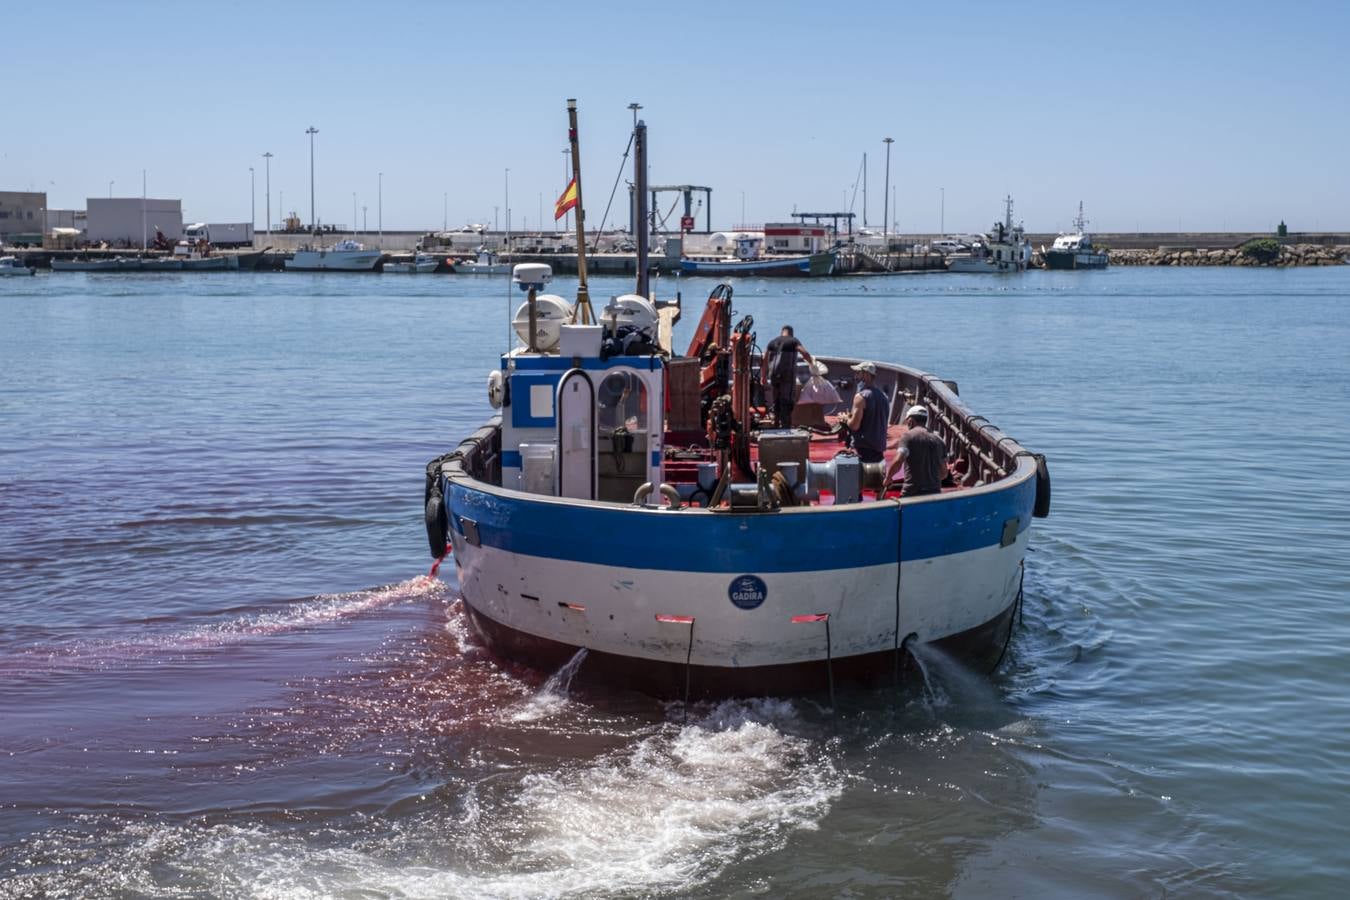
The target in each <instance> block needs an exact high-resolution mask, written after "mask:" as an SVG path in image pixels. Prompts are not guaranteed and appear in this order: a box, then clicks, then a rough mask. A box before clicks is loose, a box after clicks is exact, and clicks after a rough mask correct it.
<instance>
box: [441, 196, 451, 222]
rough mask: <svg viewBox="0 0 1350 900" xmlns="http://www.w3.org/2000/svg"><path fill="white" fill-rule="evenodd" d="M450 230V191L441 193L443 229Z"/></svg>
mask: <svg viewBox="0 0 1350 900" xmlns="http://www.w3.org/2000/svg"><path fill="white" fill-rule="evenodd" d="M449 230H450V192H449V191H443V192H442V193H441V231H449Z"/></svg>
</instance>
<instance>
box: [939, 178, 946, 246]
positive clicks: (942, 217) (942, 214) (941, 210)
mask: <svg viewBox="0 0 1350 900" xmlns="http://www.w3.org/2000/svg"><path fill="white" fill-rule="evenodd" d="M938 190H939V191H942V205H941V207H940V208H939V212H938V228H940V229H941V230H942V236H943V237H946V236H947V189H946V188H945V187H942V188H938Z"/></svg>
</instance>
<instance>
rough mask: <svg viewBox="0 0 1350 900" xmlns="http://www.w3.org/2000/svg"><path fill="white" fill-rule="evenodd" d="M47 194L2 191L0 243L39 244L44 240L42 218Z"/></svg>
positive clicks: (0, 193)
mask: <svg viewBox="0 0 1350 900" xmlns="http://www.w3.org/2000/svg"><path fill="white" fill-rule="evenodd" d="M46 209H47V194H46V193H45V192H42V191H0V242H3V243H6V244H37V243H39V242H41V240H42V230H43V229H42V217H43V214H44V212H45V211H46Z"/></svg>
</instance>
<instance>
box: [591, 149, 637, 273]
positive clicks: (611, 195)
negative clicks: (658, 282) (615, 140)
mask: <svg viewBox="0 0 1350 900" xmlns="http://www.w3.org/2000/svg"><path fill="white" fill-rule="evenodd" d="M636 137H637V132H635V131H630V132H629V133H628V146H627V147H625V148H624V151H623V159H621V160H619V174H617V175H615V176H614V187H613V188H611V189H610V191H609V202H608V203H606V204H605V214H604V215H603V216H601V217H600V228H599V229H598V230H597V231H596V232H595V246H594V247H592V248H591V250H592V252H594V253H599V252H600V235H602V234H604V231H605V220H606V219H608V218H609V208H610V207H611V206H613V205H614V195H615V194H616V193H618V190H619V179H621V178H623V167H624V166H625V165H627V164H628V151H629V150H632V149H633V139H634V138H636Z"/></svg>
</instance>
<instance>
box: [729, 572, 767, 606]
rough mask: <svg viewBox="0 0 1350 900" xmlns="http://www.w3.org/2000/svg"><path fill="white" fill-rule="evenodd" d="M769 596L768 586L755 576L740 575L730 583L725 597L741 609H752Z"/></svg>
mask: <svg viewBox="0 0 1350 900" xmlns="http://www.w3.org/2000/svg"><path fill="white" fill-rule="evenodd" d="M768 595H769V588H768V585H766V584H765V583H764V579H763V578H760V577H759V576H757V575H742V576H741V577H740V578H737V579H735V580H734V581H732V582H731V586H730V587H728V588H727V596H728V597H730V598H731V602H732V603H734V604H736V605H737V606H738V607H740V608H741V609H754V608H755V607H756V606H759V605H760V604H761V603H763V602H764V598H765V597H767V596H768Z"/></svg>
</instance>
